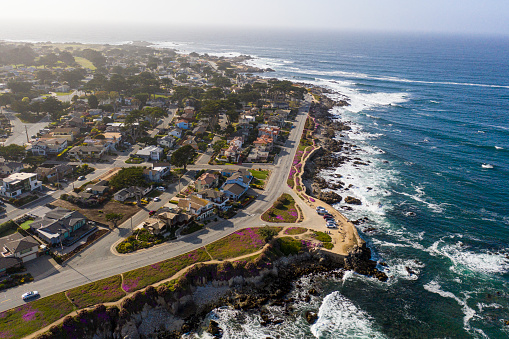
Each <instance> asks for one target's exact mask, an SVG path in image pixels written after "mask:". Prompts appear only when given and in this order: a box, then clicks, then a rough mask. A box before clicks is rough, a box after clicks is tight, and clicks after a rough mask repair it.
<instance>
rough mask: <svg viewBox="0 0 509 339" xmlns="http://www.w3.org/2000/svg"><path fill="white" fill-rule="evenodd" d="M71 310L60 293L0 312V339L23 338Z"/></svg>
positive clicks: (70, 305) (67, 301)
mask: <svg viewBox="0 0 509 339" xmlns="http://www.w3.org/2000/svg"><path fill="white" fill-rule="evenodd" d="M73 309H74V307H73V305H72V304H71V303H70V302H69V300H68V299H67V298H66V297H65V295H64V293H63V292H62V293H57V294H54V295H51V296H49V297H45V298H41V299H36V300H33V301H31V302H30V303H27V304H25V305H23V306H19V307H16V308H13V309H11V310H8V311H5V312H0V338H2V339H14V338H23V337H25V336H27V335H29V334H30V333H33V332H36V331H38V330H40V329H41V328H43V327H45V326H47V325H49V324H51V323H53V322H55V321H57V320H58V319H60V318H62V317H65V316H66V315H67V314H69V313H71V312H72V311H73Z"/></svg>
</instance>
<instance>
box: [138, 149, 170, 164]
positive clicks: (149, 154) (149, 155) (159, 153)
mask: <svg viewBox="0 0 509 339" xmlns="http://www.w3.org/2000/svg"><path fill="white" fill-rule="evenodd" d="M163 151H164V150H163V148H162V147H160V146H147V147H145V148H143V149H141V150H139V151H138V152H136V156H137V157H139V158H142V159H145V160H154V161H157V160H161V159H162V158H163Z"/></svg>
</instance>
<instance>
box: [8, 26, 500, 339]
mask: <svg viewBox="0 0 509 339" xmlns="http://www.w3.org/2000/svg"><path fill="white" fill-rule="evenodd" d="M5 32H7V33H5ZM29 33H30V34H31V35H30V36H26V37H25V38H23V37H22V36H20V34H21V33H20V32H14V31H12V32H9V31H4V38H7V39H31V40H44V41H45V40H54V41H71V40H73V41H84V42H90V41H98V42H110V43H114V42H120V41H128V40H148V41H153V42H156V43H157V44H158V45H159V46H168V47H176V48H178V49H181V50H187V51H197V52H200V53H203V52H208V53H220V54H221V55H238V54H239V53H242V54H250V55H253V56H254V57H255V59H253V60H252V61H251V63H252V64H254V65H259V66H263V67H271V68H273V69H275V70H276V73H269V74H266V75H268V76H274V77H279V78H286V79H291V80H294V81H299V82H306V83H310V84H315V85H320V86H325V87H327V88H329V89H331V90H333V91H335V92H336V93H337V94H333V96H337V97H341V96H342V95H344V96H346V97H348V100H349V101H350V103H351V106H349V107H346V108H341V109H340V108H335V109H334V110H333V113H334V114H336V115H337V117H338V118H339V119H342V120H344V121H350V122H351V124H352V127H353V129H352V131H350V132H348V133H344V134H342V135H338V138H341V139H343V140H345V141H347V142H349V143H352V144H354V145H356V147H355V148H356V150H355V153H352V154H351V157H359V158H361V159H362V160H363V161H369V166H355V165H354V164H352V163H345V164H344V165H343V166H342V167H340V168H338V169H336V170H335V171H330V172H327V173H323V175H324V176H325V177H329V178H331V177H330V175H331V174H333V173H338V174H341V175H342V178H341V180H342V181H343V182H345V183H346V184H347V185H346V186H348V185H349V184H352V185H353V186H352V187H351V188H350V189H349V190H348V191H339V193H340V194H341V195H343V196H346V195H352V196H355V197H357V198H360V199H361V200H362V202H363V205H362V206H360V207H354V208H355V209H354V210H353V211H344V213H345V214H346V215H347V216H348V217H349V218H351V219H352V220H354V219H358V218H361V217H364V216H367V217H368V218H369V219H370V221H369V222H368V223H366V224H362V225H359V226H358V228H359V230H360V231H361V233H362V236H363V237H364V239H366V240H367V242H368V243H369V245H370V247H371V248H372V250H373V256H374V259H376V260H380V261H383V262H386V263H387V264H388V268H385V271H386V273H387V274H388V276H389V277H390V279H389V281H388V282H387V283H380V282H378V281H375V280H373V279H370V278H366V277H362V276H358V275H355V274H348V275H347V276H346V278H345V279H344V280H342V281H334V280H331V279H328V278H326V277H324V278H320V279H318V281H319V285H320V288H321V291H322V294H321V297H319V298H316V299H313V300H312V302H311V304H306V305H304V304H301V305H298V306H297V309H298V310H305V309H308V308H314V309H317V310H319V311H320V319H319V321H318V323H317V324H316V325H314V326H312V327H310V326H309V325H307V324H306V323H305V321H303V319H302V317H301V316H300V315H299V313H297V315H295V316H290V317H288V318H287V320H286V321H285V322H284V323H283V324H281V325H279V326H277V327H273V328H261V327H260V326H259V325H257V324H258V318H257V316H256V315H253V314H249V313H238V312H237V311H232V310H228V309H222V310H217V311H216V312H214V314H212V316H214V317H217V318H218V319H219V320H220V321H219V322H220V324H221V325H222V326H223V327H224V328H225V329H226V333H225V337H229V338H240V337H245V338H258V337H260V336H261V335H269V334H270V335H274V334H279V335H281V337H285V338H303V337H320V338H350V337H356V338H361V337H366V338H383V337H388V338H417V337H418V338H437V337H440V338H444V337H448V338H469V337H474V338H484V337H489V338H506V337H509V326H506V325H504V321H505V320H509V294H508V293H509V289H508V287H509V251H508V249H509V244H508V242H509V199H508V194H507V191H508V188H509V113H508V109H509V61H508V60H509V39H508V38H500V37H498V38H496V37H442V36H424V35H421V36H418V35H414V36H410V35H377V34H372V35H369V34H353V33H349V34H338V33H319V34H318V33H306V34H295V33H289V32H286V33H273V32H272V33H268V32H233V33H232V32H231V31H230V32H228V33H225V32H214V31H210V32H208V33H207V34H206V35H204V34H202V33H199V32H184V31H170V30H168V31H165V30H157V31H155V30H154V31H150V30H145V31H142V30H140V31H136V32H135V31H132V32H122V31H120V30H118V31H114V30H112V31H108V34H105V33H104V31H101V30H97V32H92V33H90V34H87V36H86V37H85V36H83V35H80V34H82V33H80V32H76V33H72V32H67V34H68V35H66V36H63V35H61V34H63V33H58V34H57V33H55V32H51V31H48V32H42V33H41V32H39V33H38V34H37V33H33V32H29ZM27 34H28V33H27ZM0 38H1V37H0ZM331 180H332V178H331ZM336 207H337V208H338V209H340V210H342V209H341V207H342V205H341V204H340V205H338V206H336ZM371 228H373V229H374V230H371ZM368 230H369V231H368ZM306 279H308V278H304V280H306ZM304 285H305V284H304ZM295 293H298V291H296V292H295ZM272 311H273V312H275V313H278V312H280V311H281V310H278V309H277V308H275V309H273V310H272Z"/></svg>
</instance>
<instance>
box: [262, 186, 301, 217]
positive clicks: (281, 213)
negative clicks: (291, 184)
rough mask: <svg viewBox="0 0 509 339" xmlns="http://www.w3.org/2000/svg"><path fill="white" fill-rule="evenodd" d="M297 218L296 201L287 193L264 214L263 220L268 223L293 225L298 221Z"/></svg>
mask: <svg viewBox="0 0 509 339" xmlns="http://www.w3.org/2000/svg"><path fill="white" fill-rule="evenodd" d="M297 217H298V212H297V209H296V206H295V200H293V198H292V196H291V195H289V194H287V193H284V194H282V195H281V196H280V197H279V198H278V200H276V202H274V204H273V205H272V207H271V208H269V209H268V210H267V211H266V212H265V213H263V214H262V220H263V221H268V222H286V223H293V222H296V221H297Z"/></svg>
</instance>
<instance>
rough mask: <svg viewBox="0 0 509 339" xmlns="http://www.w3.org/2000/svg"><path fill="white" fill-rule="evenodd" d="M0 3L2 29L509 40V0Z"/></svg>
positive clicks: (33, 0)
mask: <svg viewBox="0 0 509 339" xmlns="http://www.w3.org/2000/svg"><path fill="white" fill-rule="evenodd" d="M0 1H1V2H0V20H2V21H4V24H5V21H8V22H11V23H12V22H17V23H23V24H26V23H34V22H36V21H37V23H38V24H40V22H43V23H44V22H50V23H55V22H60V21H61V22H71V23H90V24H92V23H95V22H97V21H99V22H103V23H104V22H111V23H137V24H172V25H181V24H187V25H200V26H234V27H286V28H313V29H334V30H350V31H351V30H362V31H399V32H445V33H468V34H471V33H479V34H503V35H509V0H482V1H481V0H348V1H346V0H314V1H309V0H306V1H304V0H254V1H245V0H244V1H242V0H179V1H174V0H144V1H139V0H136V1H134V0H123V1H118V0H85V1H77V0H65V1H63V0H0ZM0 35H1V34H0Z"/></svg>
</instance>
